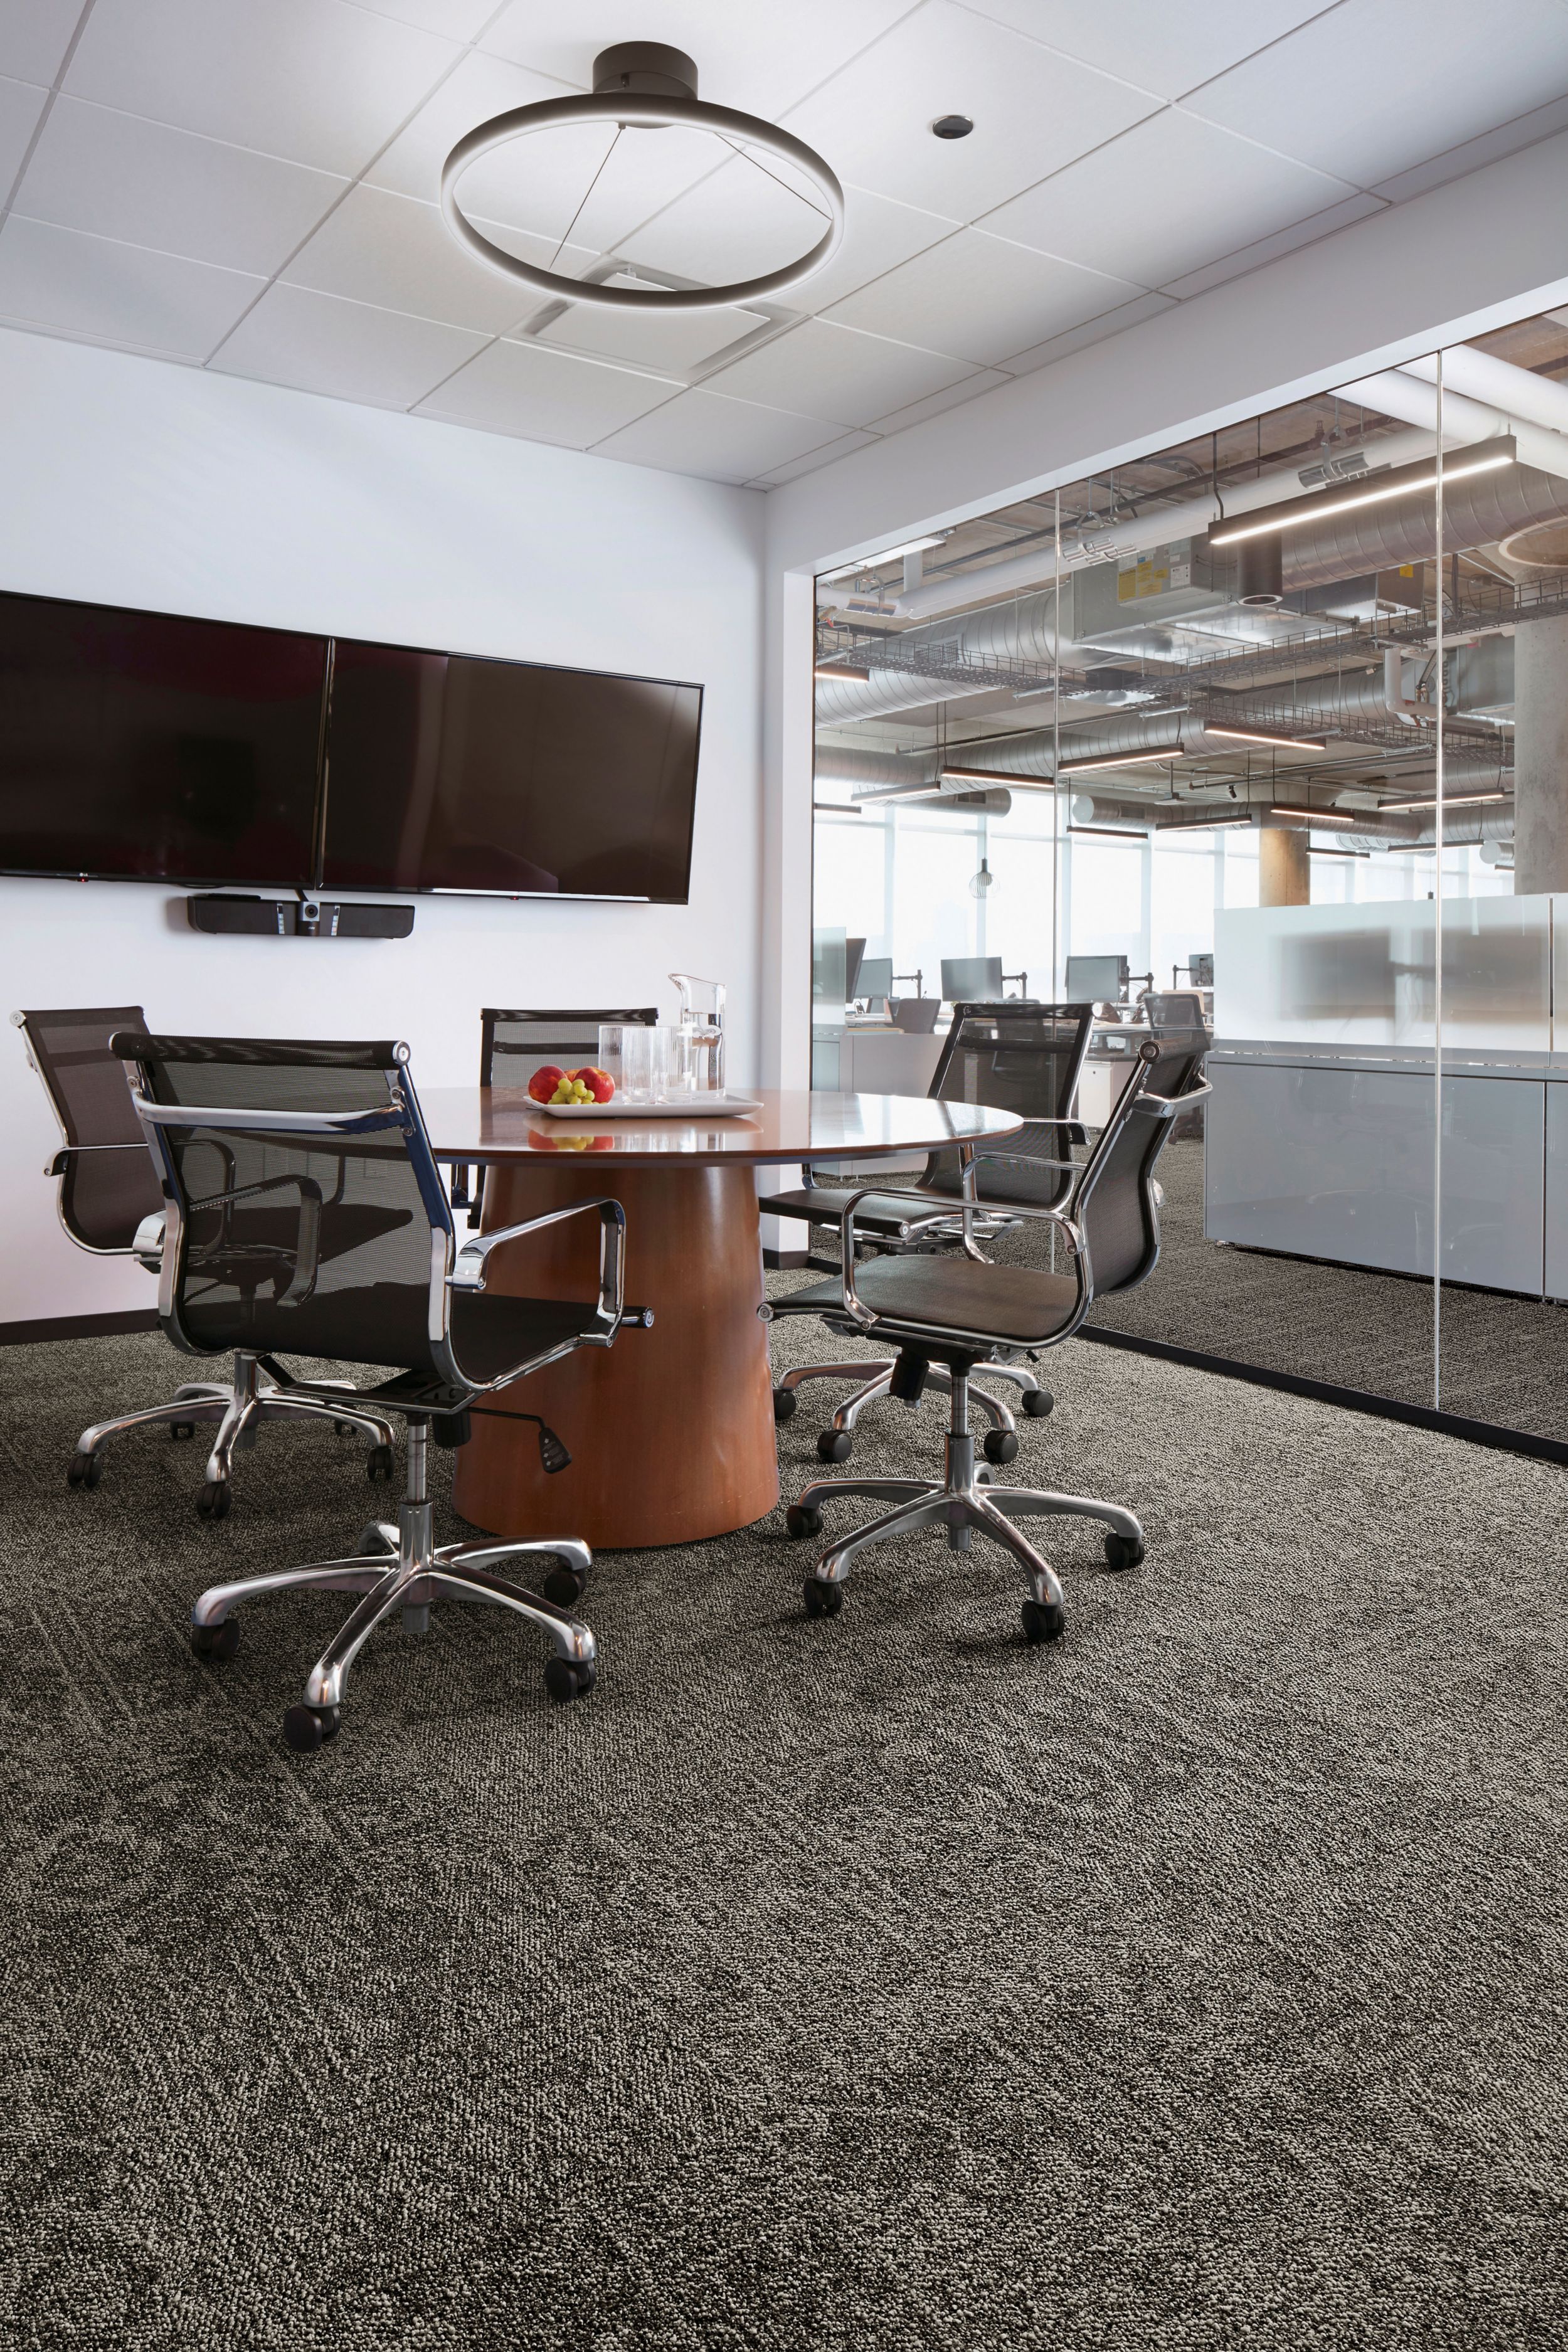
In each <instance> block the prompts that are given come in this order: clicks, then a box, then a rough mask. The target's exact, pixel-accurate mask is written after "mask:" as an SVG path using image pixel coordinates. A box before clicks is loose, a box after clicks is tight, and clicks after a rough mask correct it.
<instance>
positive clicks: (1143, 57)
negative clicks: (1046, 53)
mask: <svg viewBox="0 0 1568 2352" xmlns="http://www.w3.org/2000/svg"><path fill="white" fill-rule="evenodd" d="M963 5H965V6H966V7H968V8H972V9H973V12H974V14H975V15H976V16H990V17H993V18H994V20H995V22H996V23H997V24H999V25H1010V26H1012V28H1013V30H1014V31H1015V32H1016V33H1027V34H1030V35H1032V37H1034V38H1035V39H1036V40H1037V41H1044V42H1046V43H1047V46H1048V47H1051V48H1054V49H1062V50H1065V51H1066V53H1067V55H1068V57H1069V58H1079V59H1080V60H1081V62H1082V63H1083V64H1085V65H1089V66H1098V67H1099V68H1100V70H1101V71H1102V72H1104V73H1109V74H1116V75H1119V76H1120V77H1121V79H1123V80H1126V81H1130V82H1135V83H1136V84H1137V85H1138V87H1139V88H1140V89H1148V90H1154V91H1157V92H1158V94H1159V95H1160V97H1162V98H1180V97H1181V96H1182V95H1183V93H1184V91H1186V90H1189V89H1196V88H1197V86H1198V84H1199V83H1200V82H1205V81H1207V80H1209V79H1211V77H1212V76H1213V75H1215V74H1218V73H1223V72H1224V71H1225V70H1226V67H1227V66H1233V65H1236V64H1237V63H1238V62H1239V60H1240V59H1241V58H1247V57H1250V56H1251V55H1252V53H1253V51H1254V50H1255V49H1261V48H1264V47H1267V45H1268V43H1269V42H1270V41H1277V40H1279V38H1280V37H1281V35H1282V34H1285V33H1289V32H1290V31H1292V30H1293V28H1294V27H1295V26H1298V25H1300V24H1304V23H1305V22H1306V19H1307V18H1308V17H1309V16H1318V15H1319V14H1321V10H1322V7H1323V5H1324V0H1095V5H1093V7H1085V5H1084V0H963Z"/></svg>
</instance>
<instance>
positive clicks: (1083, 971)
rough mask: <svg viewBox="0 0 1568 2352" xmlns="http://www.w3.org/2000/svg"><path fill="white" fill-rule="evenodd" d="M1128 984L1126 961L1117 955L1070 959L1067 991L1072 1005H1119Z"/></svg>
mask: <svg viewBox="0 0 1568 2352" xmlns="http://www.w3.org/2000/svg"><path fill="white" fill-rule="evenodd" d="M1127 981H1128V971H1127V958H1126V957H1125V956H1115V955H1093V956H1084V955H1079V956H1068V975H1067V991H1068V1003H1069V1004H1116V1003H1120V1002H1121V992H1122V990H1123V989H1124V988H1125V987H1126V985H1127Z"/></svg>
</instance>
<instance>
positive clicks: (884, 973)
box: [854, 956, 893, 996]
mask: <svg viewBox="0 0 1568 2352" xmlns="http://www.w3.org/2000/svg"><path fill="white" fill-rule="evenodd" d="M856 977H857V986H856V988H855V990H854V994H855V995H857V996H891V994H892V992H893V959H892V957H891V956H862V957H861V959H860V970H859V971H858V974H857V976H856Z"/></svg>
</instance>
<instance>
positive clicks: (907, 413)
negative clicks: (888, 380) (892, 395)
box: [871, 368, 1010, 436]
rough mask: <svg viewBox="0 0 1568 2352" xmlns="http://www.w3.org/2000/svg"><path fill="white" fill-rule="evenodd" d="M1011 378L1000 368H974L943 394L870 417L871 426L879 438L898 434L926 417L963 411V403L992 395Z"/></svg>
mask: <svg viewBox="0 0 1568 2352" xmlns="http://www.w3.org/2000/svg"><path fill="white" fill-rule="evenodd" d="M1009 381H1010V378H1009V377H1008V376H1006V375H1005V374H1004V373H1002V371H1001V369H1000V368H975V369H973V371H972V372H971V373H969V374H968V375H966V376H964V377H963V379H962V381H961V382H960V383H951V384H949V385H948V387H947V390H946V391H945V392H932V393H928V394H927V395H926V397H925V399H924V400H910V401H907V402H906V403H905V404H904V405H903V407H902V408H890V409H889V411H888V413H887V415H885V416H873V418H872V419H871V423H872V425H873V426H874V427H875V429H876V431H877V433H878V435H879V436H886V435H887V434H889V433H901V432H902V431H903V430H904V427H905V426H906V425H923V424H924V423H925V421H926V418H927V417H928V416H941V415H942V414H943V413H944V411H945V410H947V409H949V408H962V407H963V404H964V402H965V401H966V400H973V399H975V398H977V397H978V395H979V394H981V393H983V392H994V391H995V389H996V387H997V385H998V384H999V383H1008V382H1009Z"/></svg>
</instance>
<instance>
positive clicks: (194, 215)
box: [16, 97, 348, 277]
mask: <svg viewBox="0 0 1568 2352" xmlns="http://www.w3.org/2000/svg"><path fill="white" fill-rule="evenodd" d="M347 185H348V182H347V181H346V180H344V179H342V178H340V177H339V176H338V175H337V174H336V173H327V172H312V171H310V170H308V169H307V168H306V166H305V165H304V164H302V163H281V162H279V159H278V157H277V156H275V155H258V154H256V153H254V152H252V151H251V150H250V149H249V148H246V147H230V146H227V145H226V144H225V143H224V142H221V141H219V140H214V139H200V138H197V137H195V135H194V133H192V132H191V131H172V130H170V129H169V128H168V126H167V125H166V124H164V123H161V122H147V121H143V120H142V117H141V116H140V115H135V114H121V113H119V112H117V111H116V110H113V109H112V108H110V107H103V106H89V104H88V103H87V102H86V100H82V99H79V98H65V97H60V98H58V99H57V100H55V104H54V107H53V109H52V110H51V112H50V115H49V119H48V121H47V123H46V124H45V125H44V133H43V136H42V138H41V139H40V140H39V142H38V144H37V149H36V151H35V152H34V155H33V160H32V162H31V163H29V164H28V166H27V175H26V179H25V180H24V181H23V183H22V185H21V188H20V189H19V190H18V192H17V195H16V211H17V212H19V213H23V214H25V215H26V217H27V218H28V219H29V220H42V221H51V222H53V223H54V225H55V226H56V227H57V228H79V229H87V230H88V231H89V232H90V233H91V234H92V235H94V236H115V237H119V238H121V240H122V241H124V242H128V243H130V244H132V245H145V246H150V247H153V248H154V250H156V251H157V252H160V253H178V254H183V255H184V257H185V258H186V259H187V260H190V261H214V262H217V263H219V264H220V265H222V266H223V267H224V268H229V269H254V270H258V271H260V273H261V275H262V276H263V277H269V276H270V275H271V273H272V272H273V271H274V270H275V269H277V268H279V266H280V265H281V264H282V263H283V262H284V261H286V260H287V259H288V257H289V254H290V253H292V252H293V250H294V247H296V246H297V245H298V244H299V243H300V239H301V237H305V236H309V235H310V230H311V228H312V227H313V226H314V225H315V223H316V222H317V221H318V220H320V218H321V215H322V214H323V213H324V212H325V211H326V210H327V208H328V206H329V205H331V204H333V203H334V202H335V201H336V199H337V198H338V197H339V196H340V195H341V194H342V192H343V190H344V188H345V187H346V186H347Z"/></svg>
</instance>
